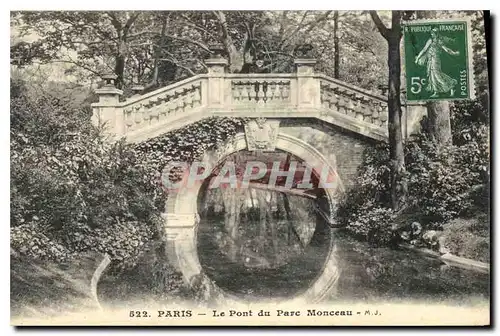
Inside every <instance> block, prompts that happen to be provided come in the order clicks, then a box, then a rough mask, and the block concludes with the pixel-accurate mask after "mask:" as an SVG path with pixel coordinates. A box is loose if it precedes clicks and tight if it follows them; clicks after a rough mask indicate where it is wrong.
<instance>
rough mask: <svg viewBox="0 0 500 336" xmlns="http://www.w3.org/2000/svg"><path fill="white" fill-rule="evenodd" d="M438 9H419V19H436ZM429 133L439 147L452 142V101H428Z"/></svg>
mask: <svg viewBox="0 0 500 336" xmlns="http://www.w3.org/2000/svg"><path fill="white" fill-rule="evenodd" d="M435 18H436V11H417V19H435ZM426 105H427V116H428V118H429V133H430V136H431V138H432V139H433V140H434V141H435V142H436V144H437V145H438V146H439V147H442V146H446V145H450V144H451V140H452V138H451V122H450V103H449V102H448V101H435V102H432V101H430V102H427V104H426Z"/></svg>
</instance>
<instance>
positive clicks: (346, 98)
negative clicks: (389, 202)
mask: <svg viewBox="0 0 500 336" xmlns="http://www.w3.org/2000/svg"><path fill="white" fill-rule="evenodd" d="M315 63H316V61H315V60H312V59H297V60H295V65H296V72H295V73H291V74H230V73H227V72H226V70H227V64H228V62H227V60H225V59H223V58H215V59H208V60H206V61H205V64H206V65H207V68H208V73H207V74H203V75H197V76H194V77H191V78H188V79H185V80H183V81H180V82H178V83H174V84H172V85H169V86H166V87H164V88H161V89H158V90H156V91H153V92H150V93H148V94H145V95H134V96H132V97H131V98H129V99H127V100H126V101H124V102H120V99H119V98H120V96H121V94H122V91H120V90H118V89H116V88H115V86H114V78H113V77H112V76H107V77H105V78H104V79H105V81H106V83H105V85H104V86H103V87H102V88H101V89H98V90H96V93H97V94H98V95H99V102H98V103H95V104H93V108H94V114H93V120H94V123H96V124H98V125H100V124H103V123H105V124H106V125H107V130H108V132H109V133H110V134H111V135H113V136H115V137H117V138H119V137H122V136H125V137H126V138H127V140H128V141H134V142H136V141H143V140H145V139H147V138H151V137H154V136H157V135H159V134H161V133H163V132H168V131H171V130H174V129H177V128H180V127H184V126H186V125H188V124H190V123H193V122H196V121H198V120H200V119H202V118H204V117H209V116H234V117H238V116H242V117H267V118H318V119H321V120H323V121H325V122H328V123H331V124H335V125H337V126H339V127H343V128H346V129H348V130H350V131H353V132H357V133H360V134H363V135H365V136H368V137H371V138H374V139H377V140H385V139H386V138H387V119H388V110H387V99H386V97H383V96H380V95H377V94H375V93H373V92H370V91H367V90H364V89H361V88H359V87H356V86H354V85H351V84H348V83H345V82H342V81H340V80H337V79H334V78H330V77H328V76H325V75H323V74H316V73H315V72H314V65H315ZM409 108H411V109H412V110H411V111H409V113H408V115H410V117H411V123H413V124H416V123H417V122H418V120H420V119H419V116H420V115H421V114H422V113H425V111H424V112H422V108H421V106H411V107H409ZM410 112H411V113H410ZM404 113H406V110H405V111H404ZM413 124H412V125H413ZM411 127H413V126H411ZM411 127H410V129H411ZM411 132H412V130H410V131H409V132H407V133H408V134H409V133H411Z"/></svg>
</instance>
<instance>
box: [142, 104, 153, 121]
mask: <svg viewBox="0 0 500 336" xmlns="http://www.w3.org/2000/svg"><path fill="white" fill-rule="evenodd" d="M142 116H143V118H144V121H150V120H151V104H150V102H146V103H145V104H144V107H143V113H142Z"/></svg>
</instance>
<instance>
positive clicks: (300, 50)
mask: <svg viewBox="0 0 500 336" xmlns="http://www.w3.org/2000/svg"><path fill="white" fill-rule="evenodd" d="M313 51H314V47H313V46H312V44H310V43H304V44H301V45H299V46H297V47H296V48H295V56H296V57H297V58H305V59H312V58H314V55H313Z"/></svg>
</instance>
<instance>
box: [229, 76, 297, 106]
mask: <svg viewBox="0 0 500 336" xmlns="http://www.w3.org/2000/svg"><path fill="white" fill-rule="evenodd" d="M226 79H227V80H228V81H229V85H230V90H231V92H230V94H229V95H228V97H229V99H227V100H226V103H227V104H228V105H234V106H235V107H238V106H243V107H247V106H251V105H256V106H270V105H273V106H276V105H278V106H283V105H286V106H290V105H292V97H291V88H292V86H293V85H294V84H295V80H296V78H295V76H294V75H293V74H269V75H261V74H228V75H227V76H226Z"/></svg>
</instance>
